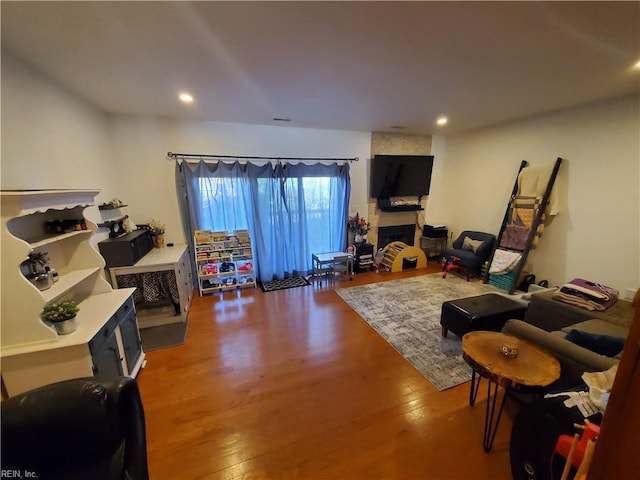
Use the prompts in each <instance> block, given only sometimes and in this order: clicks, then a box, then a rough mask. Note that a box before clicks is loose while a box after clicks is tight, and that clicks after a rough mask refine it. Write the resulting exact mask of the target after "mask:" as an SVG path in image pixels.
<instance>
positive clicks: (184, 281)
mask: <svg viewBox="0 0 640 480" xmlns="http://www.w3.org/2000/svg"><path fill="white" fill-rule="evenodd" d="M109 273H110V275H111V284H112V285H113V287H114V288H121V287H123V286H137V287H138V289H139V295H140V298H139V300H140V301H139V302H138V304H137V306H136V310H137V312H138V324H139V325H140V328H145V327H153V326H157V325H164V324H167V323H176V322H186V321H187V314H188V312H189V306H190V304H191V298H192V295H193V286H192V285H193V284H192V282H191V268H190V265H189V250H188V248H187V246H186V245H174V246H173V247H164V248H154V249H152V250H151V251H150V252H149V253H147V254H146V255H145V256H144V257H142V258H141V259H140V260H138V261H137V262H136V264H135V265H132V266H126V267H113V268H110V269H109ZM145 275H146V276H148V277H149V278H148V279H147V280H149V281H155V282H161V283H163V284H162V285H160V287H164V288H166V289H167V290H171V292H169V296H170V297H174V296H175V295H176V294H177V296H178V298H176V299H173V301H170V302H168V303H166V304H163V303H162V302H160V301H158V302H154V301H153V300H154V299H146V301H145V299H144V292H143V290H144V285H143V282H144V281H145V278H144V277H145ZM154 277H155V278H154ZM167 283H170V284H169V285H167ZM151 288H152V289H153V285H152V286H151ZM154 290H155V289H154ZM170 300H171V299H170ZM176 300H177V301H176ZM172 303H173V304H172Z"/></svg>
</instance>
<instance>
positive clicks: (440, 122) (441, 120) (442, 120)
mask: <svg viewBox="0 0 640 480" xmlns="http://www.w3.org/2000/svg"><path fill="white" fill-rule="evenodd" d="M448 121H449V119H448V118H447V117H440V118H438V120H436V123H437V124H438V125H446V124H447V122H448Z"/></svg>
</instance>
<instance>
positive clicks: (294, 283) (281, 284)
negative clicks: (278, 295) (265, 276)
mask: <svg viewBox="0 0 640 480" xmlns="http://www.w3.org/2000/svg"><path fill="white" fill-rule="evenodd" d="M259 283H260V288H261V289H262V291H263V292H274V291H276V290H284V289H285V288H294V287H305V286H307V285H309V280H307V279H306V278H304V277H290V278H283V279H282V280H271V281H269V282H259Z"/></svg>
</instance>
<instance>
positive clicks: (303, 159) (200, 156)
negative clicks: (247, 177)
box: [167, 152, 359, 162]
mask: <svg viewBox="0 0 640 480" xmlns="http://www.w3.org/2000/svg"><path fill="white" fill-rule="evenodd" d="M167 159H169V160H180V159H182V160H185V161H188V160H205V161H206V160H213V161H215V160H277V161H278V162H281V161H284V162H287V161H295V160H297V161H301V162H322V161H325V162H326V161H330V162H357V161H358V160H359V159H358V157H353V158H321V157H318V158H315V157H245V156H242V155H204V154H198V153H173V152H167Z"/></svg>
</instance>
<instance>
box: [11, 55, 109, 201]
mask: <svg viewBox="0 0 640 480" xmlns="http://www.w3.org/2000/svg"><path fill="white" fill-rule="evenodd" d="M109 150H110V147H109V138H108V135H107V117H106V115H105V114H104V113H103V112H102V111H100V110H98V109H96V108H94V107H92V106H91V105H89V104H88V103H86V102H85V101H83V100H81V99H80V98H79V97H77V96H75V95H73V94H71V93H69V92H67V91H66V90H64V89H62V88H60V87H58V86H56V85H55V84H53V83H52V82H51V81H49V80H45V79H44V78H42V77H40V76H39V75H38V74H37V73H35V72H34V71H33V70H31V69H30V68H28V67H27V66H25V65H24V64H22V63H21V62H20V61H18V60H17V59H15V58H14V57H12V56H11V55H10V54H8V53H7V52H4V51H3V52H2V169H1V172H2V179H1V184H2V189H50V188H61V189H63V188H72V189H82V188H87V189H90V188H91V189H92V188H100V189H102V193H101V194H100V195H99V196H98V199H99V200H101V201H105V200H109V199H111V198H112V197H113V195H114V193H113V192H114V191H113V188H112V186H113V180H114V178H113V172H114V168H113V166H112V164H111V161H110V155H109Z"/></svg>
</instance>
